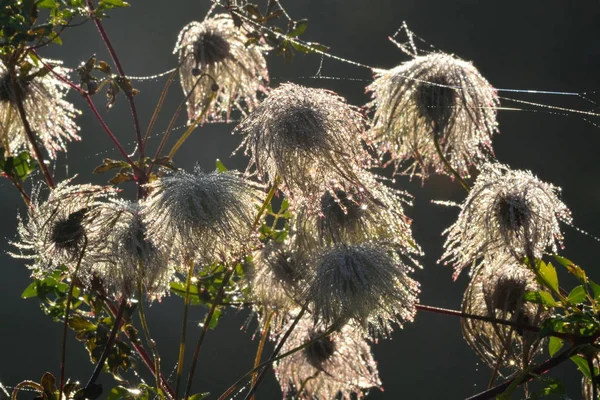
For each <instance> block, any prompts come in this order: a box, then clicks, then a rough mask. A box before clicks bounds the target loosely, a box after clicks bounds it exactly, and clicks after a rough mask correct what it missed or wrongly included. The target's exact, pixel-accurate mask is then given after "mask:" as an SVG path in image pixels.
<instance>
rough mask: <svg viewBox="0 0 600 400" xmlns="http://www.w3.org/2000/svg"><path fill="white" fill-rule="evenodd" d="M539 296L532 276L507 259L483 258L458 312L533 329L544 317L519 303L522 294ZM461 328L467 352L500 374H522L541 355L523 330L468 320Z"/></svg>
mask: <svg viewBox="0 0 600 400" xmlns="http://www.w3.org/2000/svg"><path fill="white" fill-rule="evenodd" d="M539 290H542V288H541V286H540V285H539V284H538V283H537V282H536V279H535V275H534V273H533V272H531V271H530V270H528V269H527V268H526V267H525V266H523V265H520V264H518V263H517V262H516V261H515V260H514V259H513V258H512V257H511V256H499V257H496V258H493V259H490V258H488V259H487V260H486V263H485V264H484V265H482V266H481V267H480V268H479V269H478V271H477V272H476V273H475V275H474V276H473V278H472V280H471V282H470V283H469V286H468V287H467V290H466V291H465V294H464V297H463V302H462V311H463V312H464V313H467V314H472V315H478V316H483V317H490V318H497V319H500V320H506V321H511V322H515V323H518V324H521V325H528V326H535V327H538V328H539V327H540V325H541V323H542V321H543V320H544V319H545V318H547V317H548V316H549V315H550V312H549V311H548V310H546V307H545V306H544V305H541V304H535V303H531V302H527V301H525V299H524V296H525V294H526V293H527V292H533V291H539ZM461 326H462V331H463V336H464V338H465V340H466V341H467V343H468V344H469V346H470V347H471V348H472V349H473V351H475V353H476V354H477V355H478V356H479V357H480V358H481V359H482V360H483V361H484V362H485V363H486V364H487V365H488V366H489V367H490V368H492V369H494V370H496V369H498V370H499V371H500V373H502V372H503V371H507V372H511V373H512V372H514V371H515V370H522V369H525V368H527V367H528V366H529V364H530V362H531V361H532V359H533V358H534V357H535V356H536V354H539V353H540V352H541V350H542V349H541V346H540V345H541V343H542V341H541V340H540V339H539V337H538V333H537V332H532V331H530V330H527V329H523V328H517V327H513V326H508V325H502V324H498V323H492V322H487V321H480V320H476V319H473V318H462V319H461Z"/></svg>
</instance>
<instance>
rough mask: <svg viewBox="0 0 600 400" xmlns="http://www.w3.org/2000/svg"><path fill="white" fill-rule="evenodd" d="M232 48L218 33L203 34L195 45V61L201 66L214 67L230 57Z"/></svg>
mask: <svg viewBox="0 0 600 400" xmlns="http://www.w3.org/2000/svg"><path fill="white" fill-rule="evenodd" d="M229 51H230V46H229V43H228V42H227V40H225V38H224V37H223V36H222V35H220V34H218V33H216V32H205V33H203V34H202V35H201V36H200V37H199V38H198V40H197V41H196V43H194V59H195V60H196V63H197V64H199V65H200V66H203V65H213V64H216V63H218V62H221V61H223V60H225V59H226V58H227V57H229Z"/></svg>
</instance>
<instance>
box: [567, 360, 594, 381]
mask: <svg viewBox="0 0 600 400" xmlns="http://www.w3.org/2000/svg"><path fill="white" fill-rule="evenodd" d="M571 361H573V362H574V363H575V365H577V369H579V370H580V371H581V373H582V374H583V375H585V377H586V378H588V379H592V374H591V373H590V366H589V365H588V362H587V360H586V359H585V358H583V357H581V356H577V355H575V356H573V357H571Z"/></svg>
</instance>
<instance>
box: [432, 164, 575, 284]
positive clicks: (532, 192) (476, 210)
mask: <svg viewBox="0 0 600 400" xmlns="http://www.w3.org/2000/svg"><path fill="white" fill-rule="evenodd" d="M559 192H560V189H559V188H557V187H555V186H553V185H551V184H548V183H545V182H542V181H540V180H539V179H538V178H536V177H535V176H534V175H533V174H532V173H531V172H529V171H518V170H511V169H510V168H508V167H507V166H505V165H501V164H486V165H485V166H484V167H483V168H482V172H481V174H480V175H479V176H478V177H477V180H476V181H475V184H474V186H473V188H472V189H471V191H470V193H469V195H468V197H467V198H466V200H465V201H464V203H463V204H462V205H461V211H460V214H459V216H458V219H457V221H456V222H455V223H454V224H453V225H452V226H451V227H450V228H448V229H447V231H446V233H447V235H448V238H447V240H446V243H445V245H444V247H445V249H446V250H445V253H444V255H443V256H442V260H444V261H445V262H446V263H450V264H452V265H454V268H455V274H454V276H455V277H456V276H458V274H459V273H460V271H462V269H463V268H464V267H466V266H469V265H472V264H473V263H475V262H476V261H477V260H479V259H480V258H482V257H483V256H484V255H488V256H492V255H493V254H501V253H510V254H512V255H514V256H515V257H516V258H517V259H522V258H523V257H525V256H528V257H535V258H539V257H541V256H542V254H543V252H544V251H546V250H550V251H552V252H556V250H557V243H558V244H559V245H562V234H561V230H560V227H559V221H565V222H568V223H570V222H571V213H570V211H569V209H568V208H567V206H566V205H565V204H564V203H563V202H562V201H561V200H560V199H559V198H558V193H559Z"/></svg>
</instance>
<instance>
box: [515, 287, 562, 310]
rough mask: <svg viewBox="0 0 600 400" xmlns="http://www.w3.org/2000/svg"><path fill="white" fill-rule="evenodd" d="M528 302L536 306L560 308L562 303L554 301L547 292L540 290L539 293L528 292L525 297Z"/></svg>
mask: <svg viewBox="0 0 600 400" xmlns="http://www.w3.org/2000/svg"><path fill="white" fill-rule="evenodd" d="M524 298H525V300H526V301H530V302H532V303H536V304H543V305H545V306H548V307H558V306H560V303H559V302H557V301H556V300H554V297H552V295H551V294H550V293H548V292H546V291H545V290H540V291H538V292H527V293H525V296H524Z"/></svg>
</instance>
